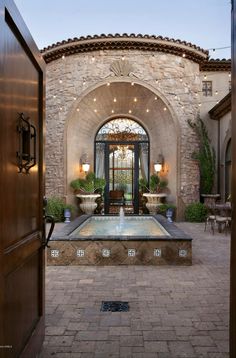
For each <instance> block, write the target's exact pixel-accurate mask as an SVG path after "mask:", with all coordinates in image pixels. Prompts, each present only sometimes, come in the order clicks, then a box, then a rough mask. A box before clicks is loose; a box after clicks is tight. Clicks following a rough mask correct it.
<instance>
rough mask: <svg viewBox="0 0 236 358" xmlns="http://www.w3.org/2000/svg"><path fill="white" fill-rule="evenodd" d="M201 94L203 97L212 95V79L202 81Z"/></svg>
mask: <svg viewBox="0 0 236 358" xmlns="http://www.w3.org/2000/svg"><path fill="white" fill-rule="evenodd" d="M202 94H203V96H205V97H208V96H212V81H202Z"/></svg>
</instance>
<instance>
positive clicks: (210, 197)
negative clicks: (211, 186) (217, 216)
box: [201, 194, 220, 206]
mask: <svg viewBox="0 0 236 358" xmlns="http://www.w3.org/2000/svg"><path fill="white" fill-rule="evenodd" d="M201 197H202V198H203V201H204V204H205V205H206V206H214V205H215V203H216V200H218V199H219V198H220V194H201Z"/></svg>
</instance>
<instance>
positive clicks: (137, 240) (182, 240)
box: [47, 215, 192, 265]
mask: <svg viewBox="0 0 236 358" xmlns="http://www.w3.org/2000/svg"><path fill="white" fill-rule="evenodd" d="M49 246H50V248H48V250H47V264H48V265H165V264H168V265H191V264H192V238H190V237H189V236H187V235H186V234H185V233H184V232H183V231H182V230H180V229H179V228H178V227H177V226H176V225H175V224H174V223H170V222H168V221H167V219H166V218H164V217H163V216H161V215H146V216H125V218H124V221H123V220H122V222H121V221H120V218H119V217H118V216H112V215H82V216H80V217H79V218H77V219H76V220H74V221H73V222H71V223H70V224H67V225H66V226H65V227H64V228H63V229H62V230H61V231H60V232H57V233H55V234H54V235H53V236H52V239H51V240H50V242H49Z"/></svg>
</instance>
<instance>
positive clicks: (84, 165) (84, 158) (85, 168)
mask: <svg viewBox="0 0 236 358" xmlns="http://www.w3.org/2000/svg"><path fill="white" fill-rule="evenodd" d="M80 163H81V168H82V171H83V172H85V174H87V173H88V172H89V169H90V163H89V161H88V156H87V154H83V155H82V157H81V158H80Z"/></svg>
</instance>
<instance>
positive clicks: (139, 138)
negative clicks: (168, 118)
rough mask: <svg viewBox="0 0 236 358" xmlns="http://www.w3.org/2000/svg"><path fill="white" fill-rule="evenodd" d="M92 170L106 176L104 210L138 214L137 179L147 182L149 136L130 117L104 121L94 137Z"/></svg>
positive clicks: (100, 176) (98, 174) (106, 211)
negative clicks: (122, 208) (121, 209)
mask: <svg viewBox="0 0 236 358" xmlns="http://www.w3.org/2000/svg"><path fill="white" fill-rule="evenodd" d="M94 157H95V172H96V176H97V177H99V178H105V179H106V183H107V184H106V188H105V193H104V204H105V205H104V208H105V213H106V214H107V213H117V212H118V210H119V208H120V206H123V207H124V209H125V211H126V212H128V213H130V214H132V213H135V214H138V213H139V179H140V178H142V179H144V180H145V181H146V182H147V184H148V181H149V137H148V134H147V132H146V131H145V129H144V128H143V127H142V126H141V125H140V124H139V123H137V122H136V121H134V120H133V119H130V118H127V117H124V118H115V119H112V120H110V121H108V122H106V123H105V124H104V125H103V126H102V127H101V128H100V129H99V130H98V132H97V135H96V137H95V156H94Z"/></svg>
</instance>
